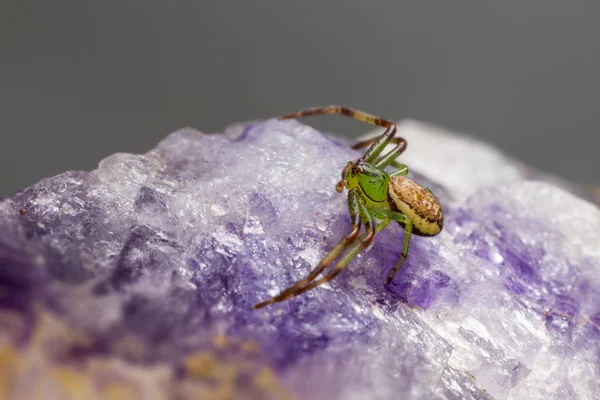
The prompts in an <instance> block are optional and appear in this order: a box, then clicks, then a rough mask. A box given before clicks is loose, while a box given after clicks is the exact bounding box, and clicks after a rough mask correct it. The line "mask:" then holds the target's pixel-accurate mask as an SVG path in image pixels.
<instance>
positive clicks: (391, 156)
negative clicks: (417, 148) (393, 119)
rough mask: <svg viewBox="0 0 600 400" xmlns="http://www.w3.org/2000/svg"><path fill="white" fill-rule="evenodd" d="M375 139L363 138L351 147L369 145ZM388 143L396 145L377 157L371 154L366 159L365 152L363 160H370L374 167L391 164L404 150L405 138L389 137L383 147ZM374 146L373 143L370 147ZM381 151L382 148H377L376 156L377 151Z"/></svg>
mask: <svg viewBox="0 0 600 400" xmlns="http://www.w3.org/2000/svg"><path fill="white" fill-rule="evenodd" d="M386 133H387V131H386ZM376 140H378V138H374V139H368V140H363V141H362V142H358V143H356V144H355V145H353V146H352V148H353V149H355V150H358V149H360V148H361V147H365V146H368V145H370V144H371V143H373V142H375V141H376ZM389 143H395V144H396V147H395V148H394V149H392V150H390V151H389V152H388V153H386V154H385V155H384V156H382V157H379V158H377V157H372V155H371V156H370V158H368V159H367V158H366V157H365V156H366V155H367V153H365V156H363V158H365V160H366V161H367V162H371V163H373V164H374V165H375V166H376V167H378V168H381V169H383V168H385V167H386V166H388V165H393V164H394V163H395V161H394V160H395V159H396V158H398V157H399V156H400V154H402V153H403V152H404V150H406V140H405V139H404V138H401V137H393V138H390V139H389V140H388V141H387V142H386V143H385V145H384V148H385V146H387V145H388V144H389ZM374 146H375V144H373V145H372V146H371V147H374ZM381 151H383V148H382V149H381V150H379V152H378V153H377V154H376V156H377V155H379V153H381Z"/></svg>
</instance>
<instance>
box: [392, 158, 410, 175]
mask: <svg viewBox="0 0 600 400" xmlns="http://www.w3.org/2000/svg"><path fill="white" fill-rule="evenodd" d="M390 165H391V166H393V167H395V168H398V170H397V171H394V172H392V173H391V174H390V176H406V175H408V167H407V166H406V165H404V164H400V163H399V162H397V161H392V162H391V163H390Z"/></svg>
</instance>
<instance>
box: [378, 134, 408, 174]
mask: <svg viewBox="0 0 600 400" xmlns="http://www.w3.org/2000/svg"><path fill="white" fill-rule="evenodd" d="M391 142H393V143H395V144H396V147H394V148H393V149H392V150H390V151H389V152H388V153H386V154H385V155H384V156H382V157H380V158H379V159H377V160H376V161H375V166H376V167H377V168H380V169H384V168H385V167H387V166H388V165H390V164H391V163H393V162H394V161H395V160H396V159H397V158H398V157H400V154H402V153H403V152H404V150H406V140H404V139H403V138H400V137H397V138H393V139H392V140H391Z"/></svg>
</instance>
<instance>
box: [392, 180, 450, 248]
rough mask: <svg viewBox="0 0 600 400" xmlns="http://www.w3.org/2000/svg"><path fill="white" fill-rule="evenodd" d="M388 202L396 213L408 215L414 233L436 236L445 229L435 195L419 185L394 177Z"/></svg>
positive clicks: (440, 208) (442, 215)
mask: <svg viewBox="0 0 600 400" xmlns="http://www.w3.org/2000/svg"><path fill="white" fill-rule="evenodd" d="M388 200H389V203H390V207H391V208H392V210H394V211H398V212H401V213H402V214H404V215H406V216H407V217H408V218H409V219H410V220H411V222H412V224H413V233H414V234H416V235H419V236H435V235H437V234H438V233H440V232H441V231H442V228H443V227H444V214H443V212H442V206H441V205H440V203H439V201H438V200H437V199H436V198H435V196H434V195H433V193H431V192H430V191H429V190H427V189H425V188H424V187H423V186H421V185H419V184H418V183H416V182H414V181H412V180H410V179H408V178H406V177H404V176H394V177H392V178H391V180H390V184H389V186H388Z"/></svg>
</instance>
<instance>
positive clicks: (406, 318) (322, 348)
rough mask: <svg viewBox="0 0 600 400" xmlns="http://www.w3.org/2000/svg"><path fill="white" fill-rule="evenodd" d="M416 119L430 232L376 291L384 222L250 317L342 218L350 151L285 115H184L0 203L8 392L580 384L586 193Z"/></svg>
mask: <svg viewBox="0 0 600 400" xmlns="http://www.w3.org/2000/svg"><path fill="white" fill-rule="evenodd" d="M413 131H414V133H415V138H416V137H417V134H418V135H421V134H423V135H426V134H427V132H430V133H431V132H433V131H434V130H433V128H431V127H427V126H423V125H418V124H414V123H408V124H404V125H401V129H400V132H401V134H403V133H406V135H403V136H406V137H407V138H408V140H409V148H408V151H407V152H406V158H405V161H406V162H407V163H408V164H409V165H411V161H412V160H414V161H415V162H414V164H415V167H416V168H415V171H417V170H418V171H419V172H420V174H419V175H415V174H414V173H413V176H418V177H419V179H420V180H421V181H422V182H423V183H425V184H426V185H427V186H428V187H430V188H432V189H433V190H434V192H435V193H436V194H437V195H438V197H439V198H440V199H441V201H442V203H443V206H444V209H445V215H446V226H445V229H444V231H443V232H442V233H441V234H440V235H439V236H437V237H434V238H423V237H413V241H412V245H411V249H410V252H409V257H408V260H407V262H406V263H405V265H404V266H403V268H402V269H401V270H400V271H399V272H398V274H397V275H396V278H395V280H394V281H393V283H392V285H390V286H389V287H387V288H384V286H383V283H384V280H385V277H386V274H387V271H388V270H389V268H391V267H392V266H393V265H394V263H395V262H396V261H397V259H398V257H399V253H400V247H401V242H402V235H403V232H402V230H401V229H400V228H399V227H398V226H397V225H390V227H389V228H388V229H386V230H385V231H383V232H381V233H380V234H378V236H377V238H376V241H375V245H374V246H373V248H372V249H371V250H370V251H368V252H367V253H365V254H363V255H360V256H359V257H357V258H356V259H355V261H354V262H353V263H351V264H350V265H349V266H348V268H347V269H346V271H344V272H343V273H342V274H340V275H339V276H338V277H337V278H336V279H335V280H333V281H332V282H331V283H330V284H326V285H323V286H321V287H319V288H317V289H314V290H312V291H309V292H308V293H306V294H304V295H302V296H299V297H297V298H295V299H293V300H290V301H286V302H283V303H278V304H275V305H273V306H270V307H268V308H266V309H261V310H258V311H252V310H251V307H252V305H254V304H255V303H257V302H259V301H262V300H265V299H267V298H268V297H270V296H271V295H274V294H276V293H278V292H279V291H280V290H281V289H282V288H284V287H287V286H288V285H290V284H291V283H293V282H295V281H296V280H298V279H300V278H302V277H303V276H304V275H305V274H307V272H308V271H309V270H310V269H311V268H312V267H313V266H314V265H315V264H316V263H318V261H319V260H320V258H321V257H322V256H323V255H324V254H325V253H326V252H327V250H328V249H329V248H330V247H331V246H332V245H333V244H334V243H336V242H337V240H339V238H340V237H341V236H342V235H343V234H344V233H346V232H347V230H348V228H349V217H348V213H347V209H346V197H345V195H340V194H338V193H337V192H336V191H335V190H334V188H335V184H336V182H337V180H338V179H339V176H340V173H341V170H342V169H343V167H344V165H345V164H346V162H347V161H348V160H351V159H353V158H356V157H357V156H358V155H359V153H357V152H355V151H353V150H351V149H349V148H348V147H347V146H346V145H344V144H343V143H340V142H339V141H335V140H333V139H331V138H329V137H326V136H324V135H322V134H320V133H319V132H317V131H315V130H313V129H311V128H309V127H308V126H306V125H303V124H301V123H300V122H298V121H276V120H268V121H265V122H256V123H253V124H252V125H251V126H245V127H243V126H241V125H237V126H235V127H233V128H231V129H229V130H227V132H225V134H223V135H204V134H202V133H200V132H197V131H194V130H192V129H184V130H181V131H178V132H175V133H173V134H171V135H170V136H168V137H167V138H166V139H165V140H163V141H162V142H161V143H160V144H159V145H158V146H157V147H156V148H155V149H153V150H152V151H150V152H149V153H147V154H145V155H133V154H115V155H113V156H110V157H108V158H107V159H105V160H103V161H102V162H101V163H100V165H99V168H98V169H97V170H94V171H92V172H67V173H64V174H61V175H58V176H55V177H51V178H47V179H45V180H43V181H41V182H39V183H37V184H35V185H34V186H32V187H30V188H27V189H25V190H23V191H20V192H19V193H16V194H15V195H14V196H12V197H10V198H8V199H5V200H3V201H2V202H0V324H1V330H0V334H1V335H0V337H1V338H2V342H1V344H0V368H1V372H2V376H3V381H2V382H3V384H2V385H1V386H0V389H1V390H3V391H4V393H3V394H4V395H5V396H10V397H13V398H32V397H33V396H35V395H36V394H40V393H43V394H44V397H45V398H63V397H66V396H68V395H72V396H75V397H80V398H99V397H102V396H107V397H109V396H111V395H123V396H125V397H130V398H149V399H150V398H156V399H159V398H173V397H178V398H190V399H191V398H215V399H216V398H223V399H225V398H236V399H237V398H239V399H263V398H271V399H275V398H277V399H279V398H293V397H294V396H299V397H300V398H306V399H400V398H401V399H423V398H428V399H482V398H483V399H485V398H490V399H491V398H496V399H508V398H511V399H517V398H519V399H538V398H547V399H576V398H579V399H587V398H593V397H594V396H595V395H597V393H599V392H600V381H599V379H598V376H599V373H600V367H599V366H600V211H599V210H598V208H597V207H596V206H595V205H592V204H591V203H588V202H586V201H585V200H582V199H580V198H578V197H576V196H574V195H572V194H570V193H569V192H568V191H565V190H564V189H562V188H559V187H557V186H554V185H552V184H550V183H547V182H543V181H527V180H525V179H524V178H526V177H528V175H527V174H528V172H526V171H524V169H523V168H521V167H520V166H519V165H517V164H516V163H511V162H510V161H509V160H508V159H506V158H505V157H504V156H503V155H501V154H500V153H498V152H495V151H494V150H493V149H488V148H485V147H482V146H480V145H473V144H472V143H471V142H468V141H467V140H466V139H463V138H460V137H454V136H447V137H446V139H445V140H443V141H440V140H439V138H437V139H435V140H431V141H429V142H428V143H424V142H421V143H420V144H417V145H416V146H414V147H413V146H411V143H412V142H411V140H412V136H411V135H412V133H413ZM433 134H434V136H435V135H436V134H435V132H434V133H433ZM416 142H417V143H419V141H418V140H416ZM444 146H445V148H442V147H444ZM461 146H462V147H461ZM415 148H416V149H415ZM453 149H454V150H453ZM458 149H461V150H460V156H458V157H455V158H452V157H451V155H452V154H454V153H456V152H457V151H458ZM465 149H467V150H465ZM419 152H420V153H419ZM453 152H454V153H453ZM403 157H404V156H403ZM411 157H412V158H411ZM418 160H420V161H418ZM211 396H212V397H211Z"/></svg>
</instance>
